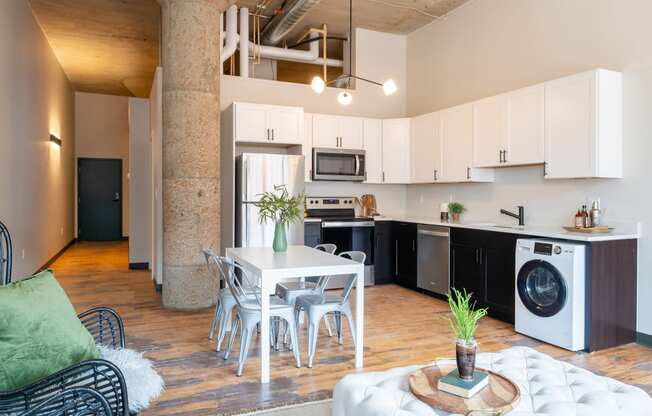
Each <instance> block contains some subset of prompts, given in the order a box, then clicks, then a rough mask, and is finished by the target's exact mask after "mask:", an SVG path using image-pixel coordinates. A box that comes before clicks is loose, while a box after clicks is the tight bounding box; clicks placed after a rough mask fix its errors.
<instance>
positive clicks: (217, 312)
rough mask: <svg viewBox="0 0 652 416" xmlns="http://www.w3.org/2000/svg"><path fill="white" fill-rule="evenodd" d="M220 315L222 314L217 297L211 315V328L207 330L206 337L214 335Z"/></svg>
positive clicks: (209, 337) (220, 303)
mask: <svg viewBox="0 0 652 416" xmlns="http://www.w3.org/2000/svg"><path fill="white" fill-rule="evenodd" d="M221 315H222V302H220V300H219V298H218V299H217V305H215V314H214V315H213V322H211V330H210V331H209V332H208V339H213V335H215V329H217V325H218V324H219V323H220V316H221Z"/></svg>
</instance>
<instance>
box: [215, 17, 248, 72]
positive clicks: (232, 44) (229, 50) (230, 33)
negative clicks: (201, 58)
mask: <svg viewBox="0 0 652 416" xmlns="http://www.w3.org/2000/svg"><path fill="white" fill-rule="evenodd" d="M224 38H225V43H224V46H223V47H222V53H221V54H220V62H221V63H222V64H223V63H224V62H226V60H227V59H229V58H230V57H231V56H232V55H233V54H234V53H235V50H236V49H237V47H238V6H236V5H235V4H234V5H232V6H231V7H229V8H228V9H227V10H226V35H225V36H224ZM247 38H248V36H247Z"/></svg>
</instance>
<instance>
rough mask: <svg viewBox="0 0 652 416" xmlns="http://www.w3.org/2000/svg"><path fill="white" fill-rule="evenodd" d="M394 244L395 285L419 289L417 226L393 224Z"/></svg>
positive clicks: (404, 223) (406, 223)
mask: <svg viewBox="0 0 652 416" xmlns="http://www.w3.org/2000/svg"><path fill="white" fill-rule="evenodd" d="M392 236H393V237H392V240H393V242H394V247H393V250H394V279H393V280H394V283H396V284H398V285H401V286H403V287H406V288H408V289H414V290H416V289H417V225H416V224H412V223H408V222H394V223H393V224H392Z"/></svg>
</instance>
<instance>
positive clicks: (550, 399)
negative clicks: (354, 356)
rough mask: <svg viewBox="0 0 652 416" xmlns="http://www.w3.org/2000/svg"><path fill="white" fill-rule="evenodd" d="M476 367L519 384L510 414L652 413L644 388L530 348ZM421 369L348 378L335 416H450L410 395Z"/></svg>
mask: <svg viewBox="0 0 652 416" xmlns="http://www.w3.org/2000/svg"><path fill="white" fill-rule="evenodd" d="M477 365H478V367H482V368H488V369H491V370H493V371H495V372H497V373H500V374H502V375H504V376H506V377H508V378H510V379H511V380H512V381H514V382H515V383H516V384H518V386H519V388H520V389H521V400H520V402H519V405H518V407H517V408H516V409H515V410H513V411H512V412H510V413H509V415H510V416H543V415H546V416H553V415H554V416H643V415H645V416H652V398H650V396H648V394H647V393H645V392H644V391H643V390H641V389H639V388H637V387H634V386H629V385H627V384H624V383H621V382H619V381H616V380H613V379H610V378H607V377H600V376H597V375H595V374H593V373H591V372H590V371H587V370H584V369H581V368H578V367H575V366H573V365H571V364H567V363H564V362H561V361H557V360H555V359H553V358H552V357H550V356H548V355H545V354H542V353H540V352H537V351H535V350H533V349H531V348H526V347H514V348H509V349H506V350H503V351H500V352H497V353H482V354H478V358H477ZM420 367H421V366H411V367H402V368H396V369H393V370H389V371H383V372H373V373H360V374H351V375H348V376H346V377H344V378H343V379H342V380H341V381H340V382H339V383H338V384H337V386H335V391H334V392H333V416H386V415H387V416H433V415H448V413H446V412H443V411H438V410H434V409H432V408H431V407H430V406H428V405H427V404H425V403H423V402H421V401H419V400H417V398H416V397H414V396H413V395H412V393H410V387H409V386H408V381H407V376H408V375H409V374H410V373H412V372H414V371H416V370H417V369H419V368H420Z"/></svg>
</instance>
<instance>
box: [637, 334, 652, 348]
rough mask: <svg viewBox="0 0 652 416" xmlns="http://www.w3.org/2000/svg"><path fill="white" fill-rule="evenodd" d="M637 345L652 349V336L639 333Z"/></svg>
mask: <svg viewBox="0 0 652 416" xmlns="http://www.w3.org/2000/svg"><path fill="white" fill-rule="evenodd" d="M636 343H637V344H641V345H645V346H646V347H650V348H652V335H648V334H644V333H642V332H637V333H636Z"/></svg>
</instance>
